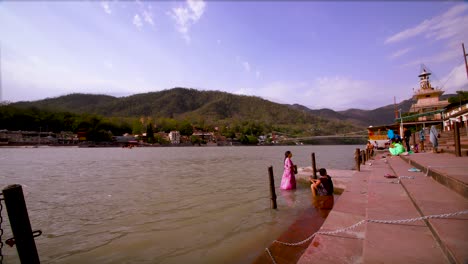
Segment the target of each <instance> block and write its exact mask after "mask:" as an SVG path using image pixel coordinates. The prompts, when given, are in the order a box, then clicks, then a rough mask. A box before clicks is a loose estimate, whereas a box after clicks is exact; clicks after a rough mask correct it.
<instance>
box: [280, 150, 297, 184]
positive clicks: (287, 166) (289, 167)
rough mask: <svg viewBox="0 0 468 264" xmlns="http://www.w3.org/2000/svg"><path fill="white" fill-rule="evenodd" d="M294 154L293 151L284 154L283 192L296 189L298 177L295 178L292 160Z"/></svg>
mask: <svg viewBox="0 0 468 264" xmlns="http://www.w3.org/2000/svg"><path fill="white" fill-rule="evenodd" d="M291 157H292V153H291V151H289V150H288V151H286V152H285V153H284V172H283V177H282V178H281V186H280V189H282V190H294V189H296V177H295V176H294V164H293V162H292V160H291Z"/></svg>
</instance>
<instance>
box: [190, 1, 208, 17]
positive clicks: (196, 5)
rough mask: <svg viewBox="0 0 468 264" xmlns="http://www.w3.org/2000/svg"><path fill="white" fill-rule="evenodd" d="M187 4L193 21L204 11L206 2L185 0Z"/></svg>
mask: <svg viewBox="0 0 468 264" xmlns="http://www.w3.org/2000/svg"><path fill="white" fill-rule="evenodd" d="M187 4H188V6H189V7H190V10H192V12H193V16H194V18H193V19H194V20H195V21H197V20H199V19H200V18H201V16H202V15H203V13H204V12H205V6H206V3H205V2H203V1H202V0H187Z"/></svg>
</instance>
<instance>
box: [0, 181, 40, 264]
mask: <svg viewBox="0 0 468 264" xmlns="http://www.w3.org/2000/svg"><path fill="white" fill-rule="evenodd" d="M3 197H4V200H5V206H6V209H7V212H8V218H9V219H10V226H11V231H12V233H13V237H14V239H15V244H16V250H17V251H18V257H19V259H20V262H21V263H32V264H35V263H40V261H39V255H38V254H37V248H36V243H35V242H34V237H33V232H32V228H31V223H30V222H29V216H28V210H27V209H26V202H25V200H24V195H23V189H22V187H21V185H19V184H13V185H9V186H7V187H6V188H5V189H3Z"/></svg>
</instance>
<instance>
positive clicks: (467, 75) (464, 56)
mask: <svg viewBox="0 0 468 264" xmlns="http://www.w3.org/2000/svg"><path fill="white" fill-rule="evenodd" d="M462 48H463V58H464V59H465V68H466V78H468V62H466V57H467V56H468V54H466V52H465V44H464V43H462Z"/></svg>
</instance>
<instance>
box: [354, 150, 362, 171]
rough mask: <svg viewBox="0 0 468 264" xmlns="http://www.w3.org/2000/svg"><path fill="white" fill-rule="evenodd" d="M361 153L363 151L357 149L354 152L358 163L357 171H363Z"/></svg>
mask: <svg viewBox="0 0 468 264" xmlns="http://www.w3.org/2000/svg"><path fill="white" fill-rule="evenodd" d="M360 153H361V151H360V150H359V148H357V149H356V151H355V152H354V160H355V161H356V170H357V171H361V159H360Z"/></svg>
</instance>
